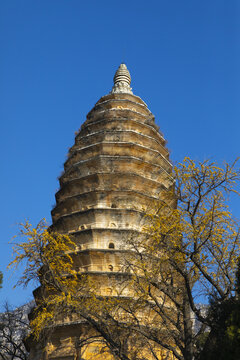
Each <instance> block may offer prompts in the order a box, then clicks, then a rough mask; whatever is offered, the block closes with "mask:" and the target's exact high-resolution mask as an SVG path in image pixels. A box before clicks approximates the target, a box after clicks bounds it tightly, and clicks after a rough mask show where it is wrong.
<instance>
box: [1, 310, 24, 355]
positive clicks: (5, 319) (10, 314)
mask: <svg viewBox="0 0 240 360" xmlns="http://www.w3.org/2000/svg"><path fill="white" fill-rule="evenodd" d="M29 307H30V304H27V305H24V306H22V307H19V308H17V309H15V310H12V309H10V307H9V305H8V303H6V304H5V308H4V310H5V311H4V312H3V313H1V314H0V359H1V360H27V358H28V352H27V350H26V348H25V346H24V342H23V340H24V338H25V337H26V335H27V333H28V332H29V322H28V312H29Z"/></svg>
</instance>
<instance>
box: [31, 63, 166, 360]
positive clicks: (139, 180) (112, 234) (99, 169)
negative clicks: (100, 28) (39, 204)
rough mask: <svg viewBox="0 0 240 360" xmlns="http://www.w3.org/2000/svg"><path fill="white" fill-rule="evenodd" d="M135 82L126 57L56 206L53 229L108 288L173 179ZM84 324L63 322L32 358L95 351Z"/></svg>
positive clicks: (82, 135) (78, 144) (84, 133)
mask: <svg viewBox="0 0 240 360" xmlns="http://www.w3.org/2000/svg"><path fill="white" fill-rule="evenodd" d="M130 85H131V77H130V74H129V71H128V69H127V67H126V65H125V64H121V65H120V66H119V68H118V69H117V71H116V73H115V76H114V85H113V88H112V90H111V92H110V93H109V94H108V95H105V96H103V97H102V98H101V99H100V100H99V101H98V102H97V103H96V105H95V106H94V107H93V109H92V110H91V111H90V112H89V113H88V115H87V118H86V121H85V122H84V123H83V125H82V126H81V128H80V130H79V132H78V133H77V135H76V137H75V143H74V145H73V146H72V147H71V148H70V150H69V153H68V158H67V160H66V162H65V164H64V171H63V173H62V175H61V176H60V178H59V182H60V188H59V191H58V192H57V193H56V205H55V207H54V208H53V210H52V228H53V229H54V231H56V232H59V233H62V234H69V235H71V237H72V238H73V239H74V242H75V243H76V245H77V260H76V267H77V271H79V272H86V273H88V274H92V275H93V276H94V277H95V278H96V277H99V279H104V283H105V286H106V291H109V294H110V293H111V282H110V281H108V279H109V277H110V275H111V277H112V276H115V278H117V276H118V274H119V273H121V271H122V261H121V259H122V254H123V247H124V242H125V240H126V239H127V238H128V237H129V236H132V234H133V233H135V234H141V233H142V226H143V224H144V214H145V210H146V208H148V207H149V206H151V204H152V203H153V202H154V201H155V200H157V199H158V198H159V195H160V194H161V191H162V190H163V189H168V188H170V187H171V186H172V183H173V179H172V175H171V173H172V165H171V163H170V161H169V152H168V150H167V148H166V146H165V144H166V142H165V139H164V137H163V135H162V133H161V132H160V131H159V128H158V126H157V125H156V124H155V120H154V116H153V114H152V113H151V111H150V110H149V109H148V107H147V105H146V104H145V103H144V101H143V100H142V99H141V98H140V97H138V96H136V95H134V94H133V92H132V89H131V87H130ZM101 281H102V280H99V282H101ZM79 326H81V325H80V324H78V323H77V322H71V321H70V322H69V323H68V324H67V325H66V324H64V325H62V326H59V327H58V330H57V331H56V332H55V334H54V336H53V338H52V339H51V346H48V351H47V354H46V352H45V355H43V351H42V349H41V348H40V347H38V346H36V347H35V348H32V349H31V351H30V359H31V360H32V359H33V360H37V359H38V360H40V359H41V360H42V359H44V357H45V358H47V359H56V360H70V359H71V360H73V359H80V358H81V359H86V360H88V359H91V356H90V355H89V354H91V353H92V354H94V344H93V345H90V346H89V350H88V351H87V352H86V355H84V356H82V355H79V354H78V352H77V350H76V347H75V345H74V344H75V343H76V334H77V333H78V329H79ZM95 352H96V351H95ZM92 358H94V359H101V357H98V356H97V355H96V354H95V357H94V356H93V357H92Z"/></svg>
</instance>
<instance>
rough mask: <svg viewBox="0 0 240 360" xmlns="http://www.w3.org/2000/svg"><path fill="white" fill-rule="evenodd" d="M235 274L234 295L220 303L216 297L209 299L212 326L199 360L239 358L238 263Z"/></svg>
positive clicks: (239, 289)
mask: <svg viewBox="0 0 240 360" xmlns="http://www.w3.org/2000/svg"><path fill="white" fill-rule="evenodd" d="M236 275H237V279H236V292H235V295H234V296H232V297H231V298H230V299H227V300H226V301H224V302H223V303H220V304H219V303H218V299H217V298H214V299H211V303H210V307H209V313H210V315H211V317H212V328H211V332H209V333H208V337H207V339H206V341H205V342H203V346H202V351H201V357H200V359H201V360H214V359H216V358H217V359H219V360H224V359H228V360H236V359H238V358H240V298H239V295H240V265H239V266H238V271H237V274H236Z"/></svg>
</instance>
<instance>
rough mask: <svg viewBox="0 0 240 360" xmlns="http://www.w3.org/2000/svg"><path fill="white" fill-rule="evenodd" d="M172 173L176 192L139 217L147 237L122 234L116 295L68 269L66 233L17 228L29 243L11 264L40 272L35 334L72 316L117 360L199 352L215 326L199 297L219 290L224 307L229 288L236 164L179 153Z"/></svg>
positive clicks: (31, 275) (236, 251) (237, 249)
mask: <svg viewBox="0 0 240 360" xmlns="http://www.w3.org/2000/svg"><path fill="white" fill-rule="evenodd" d="M174 177H175V180H176V182H175V187H174V189H172V190H171V191H168V192H164V191H163V192H162V193H161V194H160V199H159V201H158V202H156V204H154V206H153V209H152V210H151V211H150V213H148V215H147V216H146V219H147V220H148V225H147V226H145V228H144V236H138V237H136V236H132V237H131V238H129V239H126V243H125V245H124V249H125V250H127V251H126V252H125V260H124V263H123V271H122V276H121V281H118V282H116V283H115V284H114V283H113V287H115V289H114V292H113V293H115V296H106V294H103V293H101V292H100V291H99V289H98V288H97V286H96V283H94V279H93V278H92V277H91V276H88V275H86V274H83V273H77V272H76V271H75V269H74V256H75V255H74V242H73V241H72V240H71V239H70V238H69V237H68V236H66V235H60V234H54V233H51V231H50V230H48V229H46V228H44V227H43V226H44V224H43V223H41V224H40V225H39V226H38V227H37V229H31V227H30V225H29V224H28V223H27V224H26V225H25V226H24V227H23V228H22V235H23V236H26V237H27V238H28V241H27V242H25V243H22V244H16V246H15V251H16V254H17V255H16V258H15V260H14V261H13V265H14V264H16V265H17V264H18V263H19V262H21V261H23V260H26V261H27V264H26V268H25V272H24V274H23V276H22V278H21V279H20V283H22V284H27V283H28V282H29V280H32V279H36V278H38V279H39V281H40V282H41V284H42V287H41V289H42V292H41V299H42V300H41V301H40V302H39V305H38V309H37V311H36V313H35V318H34V320H33V321H32V329H33V333H34V334H35V336H39V335H40V334H41V333H42V332H43V329H46V328H48V329H49V328H50V327H51V326H54V321H56V319H59V313H62V314H65V315H69V314H74V313H78V314H79V315H80V316H81V317H82V318H83V319H84V320H85V321H86V323H88V324H89V326H91V327H92V329H94V330H95V333H94V334H95V336H96V337H98V338H99V337H100V338H101V339H102V341H103V342H104V344H105V346H106V347H107V348H108V349H109V351H110V352H111V353H112V354H113V355H114V357H115V358H116V359H122V360H133V359H138V360H140V359H146V358H150V356H152V357H153V358H155V359H160V358H161V356H162V355H160V354H161V350H160V349H164V350H165V354H164V356H165V358H166V359H167V358H168V356H169V358H170V357H171V356H172V354H173V355H174V356H175V358H176V359H179V360H183V359H184V360H193V359H198V358H199V356H200V354H199V351H198V350H199V346H198V343H199V339H200V338H202V336H203V335H205V336H206V334H207V333H208V332H209V329H210V333H211V328H212V317H211V313H210V312H209V311H206V309H204V308H203V307H202V306H201V305H200V303H201V301H206V299H207V298H209V297H211V296H213V294H216V296H217V298H218V302H219V304H223V303H224V302H226V301H228V299H230V298H231V297H232V295H233V291H234V274H235V271H236V266H237V261H238V258H239V255H240V245H239V227H238V223H237V221H236V220H235V219H234V218H233V217H232V215H231V212H230V211H229V208H228V197H229V194H230V193H232V192H235V193H237V191H236V188H237V186H238V184H239V179H240V173H239V170H238V169H236V163H234V164H233V165H231V166H230V165H228V164H226V165H225V167H224V168H220V167H218V166H216V164H214V163H211V162H209V161H204V162H199V163H196V162H194V161H192V160H190V159H189V158H186V159H184V161H183V163H180V164H178V166H175V168H174ZM126 289H127V292H126ZM119 295H121V296H119ZM196 321H197V323H198V326H194V323H195V322H196Z"/></svg>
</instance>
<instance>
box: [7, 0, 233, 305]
mask: <svg viewBox="0 0 240 360" xmlns="http://www.w3.org/2000/svg"><path fill="white" fill-rule="evenodd" d="M239 39H240V1H239V0H230V1H229V0H210V1H209V0H201V1H200V0H199V1H198V0H194V1H193V0H181V1H180V0H155V1H153V0H148V1H141V0H132V1H131V0H128V1H125V0H121V1H112V0H111V1H106V0H101V1H99V0H95V1H94V0H89V1H81V0H41V1H40V0H34V1H33V0H1V2H0V44H1V55H0V78H1V80H0V119H1V122H0V136H1V142H0V146H1V149H0V151H1V167H0V169H1V176H0V191H1V216H0V222H1V235H0V250H1V252H0V270H2V271H3V273H4V282H3V289H2V290H0V303H3V302H4V301H5V300H8V301H10V303H11V304H13V305H14V306H17V305H21V304H23V303H24V302H26V301H28V300H29V299H30V298H31V290H32V289H31V288H29V289H28V290H25V291H23V290H22V289H17V290H12V286H13V284H14V276H12V277H10V274H9V273H7V272H6V265H7V263H8V262H9V261H10V260H11V245H10V244H9V243H8V242H9V241H10V240H11V238H12V236H13V235H14V234H16V233H17V226H16V224H17V223H19V222H20V221H22V220H24V219H26V218H28V219H30V221H31V222H32V223H33V224H36V223H37V222H38V221H39V220H40V219H41V218H43V217H46V218H47V219H48V221H49V222H51V217H50V211H51V208H52V206H53V205H54V203H55V198H54V194H55V192H56V190H57V188H58V181H57V177H58V176H59V174H60V172H61V171H62V166H63V163H64V161H65V159H66V154H67V151H68V147H70V146H72V145H73V141H74V132H75V131H76V130H78V128H79V127H80V125H81V124H82V123H83V121H84V120H85V118H86V114H87V113H88V112H89V111H90V110H91V108H92V107H93V106H94V104H95V103H96V102H97V100H98V99H99V98H100V97H101V96H103V95H105V94H107V93H108V92H109V91H110V90H111V87H112V78H113V76H114V73H115V71H116V69H117V67H118V65H119V64H120V63H121V62H125V63H126V64H127V66H128V69H129V70H130V73H131V76H132V88H133V91H134V94H136V95H138V96H140V97H141V98H142V99H143V100H144V101H145V102H146V103H147V104H148V106H149V108H150V110H151V111H152V112H153V114H154V115H155V116H156V123H157V124H158V125H159V126H160V129H161V131H162V132H163V133H164V135H165V138H166V139H167V141H168V147H169V149H170V151H171V159H172V161H173V162H176V161H179V160H181V159H183V157H184V156H190V157H192V158H194V159H199V160H203V159H206V158H209V157H210V158H211V159H213V160H214V159H216V160H217V161H232V160H233V159H234V158H235V157H237V156H239V155H240V151H239V150H240V140H239V134H240V123H239V118H240V103H239V98H240V85H239V84H240V42H239V41H240V40H239ZM233 207H234V212H235V214H236V215H238V216H240V210H239V201H238V202H237V201H234V202H233Z"/></svg>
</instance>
